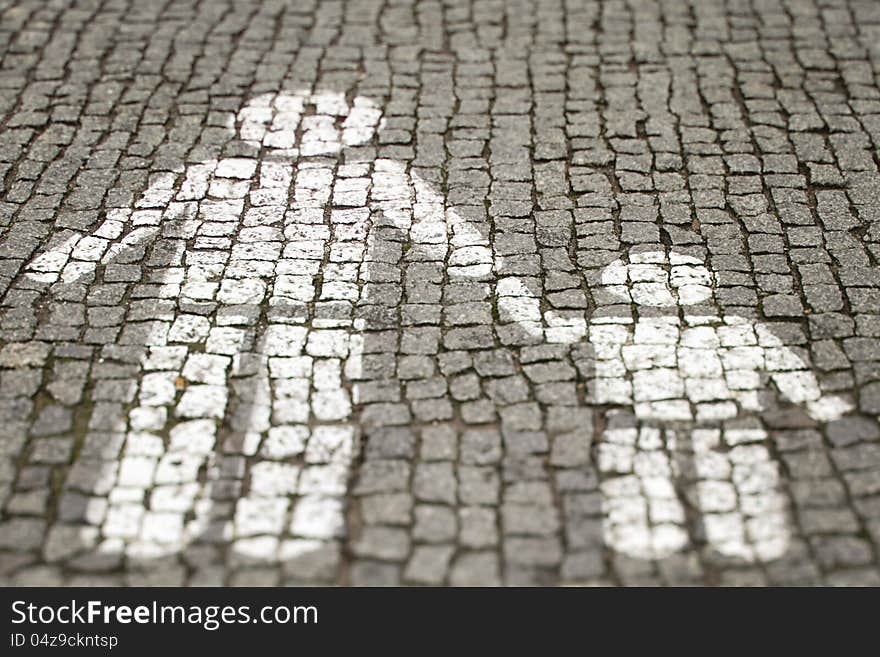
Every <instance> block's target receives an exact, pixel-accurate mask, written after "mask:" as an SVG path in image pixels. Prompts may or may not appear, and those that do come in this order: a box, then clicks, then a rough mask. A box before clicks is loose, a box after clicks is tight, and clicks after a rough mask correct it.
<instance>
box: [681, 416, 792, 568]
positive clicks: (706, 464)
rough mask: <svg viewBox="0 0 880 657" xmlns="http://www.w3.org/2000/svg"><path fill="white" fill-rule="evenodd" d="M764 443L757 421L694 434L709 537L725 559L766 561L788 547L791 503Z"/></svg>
mask: <svg viewBox="0 0 880 657" xmlns="http://www.w3.org/2000/svg"><path fill="white" fill-rule="evenodd" d="M766 441H767V433H766V431H765V430H764V429H763V428H762V427H761V426H760V424H759V423H758V422H757V421H756V422H749V423H743V422H736V423H731V424H729V425H726V426H725V427H724V428H723V429H698V430H695V431H694V432H693V450H694V460H695V466H696V471H697V477H698V481H697V502H698V505H699V508H700V511H701V512H702V519H703V525H704V527H705V532H706V539H707V541H708V543H709V545H710V546H711V547H712V548H713V549H714V550H716V551H717V552H719V553H721V554H722V555H724V556H726V557H733V558H737V559H742V560H745V561H748V562H754V561H768V560H772V559H776V558H778V557H780V556H781V555H782V554H783V553H784V552H785V550H786V548H787V546H788V539H789V529H788V520H787V504H786V500H785V498H784V496H783V495H782V493H781V491H780V489H779V469H778V466H777V464H776V463H775V462H774V461H773V458H772V456H771V454H770V451H769V449H768V448H767V445H766Z"/></svg>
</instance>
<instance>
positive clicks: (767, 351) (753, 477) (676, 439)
mask: <svg viewBox="0 0 880 657" xmlns="http://www.w3.org/2000/svg"><path fill="white" fill-rule="evenodd" d="M714 282H715V281H714V277H713V275H712V273H711V272H710V271H709V270H708V269H707V268H706V267H705V266H704V265H703V263H702V262H701V261H700V260H699V259H697V258H695V257H693V256H687V255H683V254H679V253H676V252H674V251H672V252H670V253H667V252H665V251H659V250H658V251H647V252H642V253H631V254H630V255H629V260H628V262H624V261H623V260H617V261H615V262H613V263H611V264H610V265H608V266H607V267H605V268H604V269H603V271H602V273H601V289H599V290H596V291H595V297H596V300H597V303H598V304H600V306H599V310H602V306H603V305H613V304H621V303H626V304H629V305H630V306H635V310H636V315H637V317H636V318H635V319H633V318H632V317H631V316H630V315H629V314H626V313H620V314H618V313H615V312H613V311H612V312H604V313H603V312H599V313H597V315H596V316H595V317H594V319H593V320H591V322H590V326H589V328H588V334H589V343H590V345H591V347H592V350H593V351H594V355H595V375H594V378H593V379H592V380H591V381H590V382H589V394H590V401H591V402H592V403H595V404H597V405H602V406H608V407H610V408H611V409H613V410H612V411H610V412H609V414H608V416H607V418H606V428H605V430H604V432H603V434H602V435H601V436H600V437H599V443H598V448H597V450H596V451H597V457H598V469H599V472H600V478H601V493H602V500H603V511H604V539H605V543H606V545H608V546H609V547H611V548H612V549H614V550H616V551H618V552H620V553H623V554H626V555H629V556H633V557H638V558H644V559H660V558H663V557H665V556H669V555H670V554H672V553H674V552H677V551H680V550H683V549H685V548H687V547H688V546H689V543H690V539H689V537H688V533H687V531H686V529H685V527H686V520H685V506H684V504H683V502H682V497H685V498H690V499H691V500H693V502H695V504H694V506H695V507H696V510H697V511H698V513H699V516H700V521H701V522H702V525H703V530H704V534H705V540H706V541H707V543H708V545H709V547H711V548H713V549H714V550H716V551H717V552H718V553H720V554H721V555H724V556H726V557H730V558H735V559H738V560H744V561H748V562H754V561H768V560H772V559H776V558H779V557H781V556H782V555H783V554H784V552H785V550H786V548H787V545H788V542H789V538H790V530H789V526H788V520H787V503H786V499H785V497H784V495H783V493H782V491H781V490H780V481H779V470H778V466H777V464H776V463H775V461H774V459H773V457H772V455H771V452H770V449H769V440H768V434H767V432H766V430H765V429H764V425H763V424H762V422H761V420H760V417H759V414H760V413H761V411H762V410H765V405H766V404H765V402H766V398H767V397H768V394H770V391H771V390H772V388H771V384H772V386H775V388H776V390H777V391H778V393H779V394H781V396H782V397H783V398H784V399H785V400H787V401H788V402H790V403H793V404H798V405H802V407H803V408H804V409H805V410H806V412H807V413H808V414H809V415H810V416H811V417H812V418H813V419H815V420H817V421H822V422H827V421H830V420H834V419H837V418H839V417H840V416H841V415H842V414H843V413H845V412H847V411H848V410H850V409H851V405H850V404H849V403H848V402H847V401H846V400H844V399H842V398H839V397H836V396H828V395H823V393H822V392H821V390H820V388H819V383H818V381H817V379H816V377H815V375H814V373H813V371H812V369H811V366H810V363H809V362H808V361H807V360H805V358H807V357H806V356H805V355H798V354H796V353H795V352H794V351H793V350H792V349H791V348H789V347H787V346H785V345H784V344H783V343H782V341H781V340H780V338H779V337H777V336H776V335H774V333H773V332H772V331H771V329H770V328H769V327H767V326H763V325H761V324H760V323H755V322H752V321H750V320H747V319H745V318H742V317H736V316H730V315H725V316H724V317H723V319H722V317H721V315H720V313H716V312H715V311H714V310H713V307H712V305H711V299H712V295H713V289H714ZM707 302H709V303H707ZM683 455H686V456H685V458H687V459H689V460H692V473H691V475H690V476H691V477H693V476H694V475H695V478H696V482H693V481H691V482H689V483H690V484H694V485H695V490H693V491H687V490H686V489H685V482H683V481H682V475H683V473H682V472H681V471H680V470H679V468H680V466H681V464H682V457H683Z"/></svg>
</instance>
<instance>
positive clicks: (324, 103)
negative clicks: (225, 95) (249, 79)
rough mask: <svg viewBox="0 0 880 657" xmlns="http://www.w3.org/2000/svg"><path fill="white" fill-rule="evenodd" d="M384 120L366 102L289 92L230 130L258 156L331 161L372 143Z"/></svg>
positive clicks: (255, 101) (261, 100)
mask: <svg viewBox="0 0 880 657" xmlns="http://www.w3.org/2000/svg"><path fill="white" fill-rule="evenodd" d="M381 119H382V111H381V110H380V109H379V107H378V105H376V103H375V102H373V101H372V100H370V99H368V98H365V97H362V96H358V97H356V98H354V99H353V100H352V101H351V102H350V103H349V100H348V99H347V98H346V97H345V95H344V94H342V93H339V92H335V91H320V92H315V93H312V92H309V91H283V92H280V93H268V94H262V95H259V96H256V97H255V98H252V99H251V100H249V101H248V102H247V104H245V106H244V107H243V108H242V109H241V110H240V111H239V112H238V114H237V115H236V116H234V117H230V119H229V124H228V126H227V127H229V129H231V130H233V131H235V132H236V133H237V134H238V136H239V138H240V139H241V140H242V141H243V142H245V143H246V144H248V145H249V146H252V147H253V148H254V149H256V150H260V149H262V148H267V149H272V150H277V151H285V152H286V153H287V154H289V155H291V156H321V155H324V156H327V155H336V154H337V153H339V152H340V151H342V149H343V148H345V147H350V146H359V145H362V144H365V143H367V142H369V141H370V140H372V139H373V136H374V135H375V134H376V131H377V130H378V129H379V127H380V122H381Z"/></svg>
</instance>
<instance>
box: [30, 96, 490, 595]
mask: <svg viewBox="0 0 880 657" xmlns="http://www.w3.org/2000/svg"><path fill="white" fill-rule="evenodd" d="M380 120H381V111H380V109H379V107H378V106H377V105H376V103H374V102H373V101H371V100H370V99H367V98H364V97H357V98H355V99H354V100H353V102H351V103H350V104H349V101H347V99H346V97H345V96H344V95H343V94H341V93H338V92H323V93H311V92H286V93H281V94H267V95H263V96H259V97H257V98H255V99H253V100H252V101H250V102H249V103H248V104H247V105H246V106H245V107H244V108H243V109H242V110H241V111H240V112H239V113H238V115H237V116H234V117H231V120H230V125H229V129H230V130H234V131H236V132H237V135H238V137H239V139H240V140H241V141H242V142H243V143H244V144H246V145H248V146H250V147H251V150H252V151H253V153H255V154H254V155H252V156H247V157H234V158H226V159H220V160H216V161H206V162H202V163H199V164H195V165H190V166H188V167H187V168H186V170H185V171H184V172H183V180H182V181H181V180H179V179H178V178H177V177H176V176H175V175H173V174H161V175H157V176H154V177H153V178H152V179H151V185H150V187H149V189H148V190H147V191H146V192H145V193H144V195H143V196H142V198H141V200H140V201H139V202H138V203H137V204H136V207H135V210H134V212H131V211H130V210H124V209H121V210H118V211H116V212H111V213H110V216H108V219H107V221H105V222H104V223H103V224H102V225H100V226H99V227H98V229H97V230H96V231H95V232H94V233H93V234H91V235H82V234H78V233H74V234H68V235H65V236H63V239H60V240H56V243H54V244H53V245H52V246H51V247H50V248H49V249H48V250H47V251H45V252H43V253H42V254H41V255H39V256H38V257H37V258H35V259H34V260H33V261H32V262H31V263H30V265H29V267H28V269H27V270H26V275H27V276H29V277H31V278H32V279H33V280H35V281H40V282H42V283H44V284H45V283H50V284H51V283H53V282H54V283H55V284H56V285H59V284H60V285H62V286H63V285H74V284H77V283H78V282H80V281H83V280H85V281H86V282H88V281H89V280H90V277H91V276H92V275H93V274H94V272H95V271H96V270H98V269H99V267H100V266H105V267H106V268H107V269H113V268H114V265H116V264H118V263H120V262H122V263H140V262H142V261H144V262H147V263H153V264H158V265H159V266H158V267H157V268H156V269H153V270H152V271H151V274H150V276H151V278H150V280H149V281H141V282H136V283H128V284H127V290H128V294H129V298H131V299H132V300H135V299H137V300H148V301H149V300H155V302H157V303H159V302H161V301H166V302H168V301H172V302H173V304H171V307H172V310H171V312H170V315H169V316H168V317H165V318H160V319H157V320H152V321H145V322H126V325H125V326H124V328H123V331H122V333H121V335H120V337H119V338H118V340H117V344H118V345H119V346H121V347H140V348H142V351H143V353H142V357H141V358H140V362H139V365H140V369H141V373H142V376H141V377H140V380H139V381H136V382H129V381H126V382H125V384H126V385H135V389H134V390H132V391H131V396H130V402H129V404H128V408H127V409H126V412H125V413H124V415H120V416H119V417H112V418H110V420H109V424H111V425H112V426H111V427H110V429H111V431H113V430H115V431H118V432H121V433H123V434H124V437H125V438H124V441H123V442H122V444H121V451H120V452H119V454H118V455H117V454H115V453H112V452H111V453H107V454H106V455H105V456H104V457H103V459H102V460H99V461H89V460H88V459H87V458H86V457H82V458H81V459H80V460H79V462H78V463H77V464H76V465H75V466H74V469H73V472H72V473H71V476H69V477H68V485H70V486H72V487H73V488H74V489H77V487H79V489H81V488H82V487H83V484H82V482H83V481H86V480H88V478H89V477H91V484H90V485H91V488H92V489H93V490H92V491H91V492H92V493H93V494H94V495H95V496H96V497H95V498H94V504H93V508H92V509H91V510H90V511H89V515H90V517H91V518H92V519H93V520H92V521H91V522H92V523H94V524H93V525H92V526H87V527H85V528H83V529H82V530H81V536H80V541H81V542H82V543H83V544H84V545H85V547H86V548H88V547H89V546H94V547H95V548H96V550H97V552H98V553H103V554H105V555H108V556H110V557H114V556H117V555H123V554H124V555H126V556H127V557H129V558H134V559H140V560H146V561H149V560H151V559H155V558H158V557H163V556H166V555H171V554H176V553H180V552H181V551H182V550H185V549H186V548H187V547H188V546H189V545H191V544H192V543H193V542H195V541H198V540H205V537H209V540H213V541H217V540H220V541H223V542H227V541H231V542H232V546H233V550H232V552H233V553H234V554H235V555H237V556H238V557H239V558H243V559H245V560H248V561H253V562H257V563H276V562H288V561H291V560H296V559H300V560H303V561H306V562H308V566H307V567H305V570H307V571H308V572H309V573H310V574H312V575H317V576H322V577H325V578H328V579H332V573H333V571H334V569H335V567H336V564H337V563H338V559H339V554H340V549H341V547H340V539H341V538H342V536H343V535H344V531H345V516H344V506H343V505H344V499H345V495H346V488H347V484H348V480H349V478H350V466H351V462H352V458H353V456H354V450H355V446H356V431H357V423H356V422H354V411H353V404H357V403H358V400H357V395H358V387H357V381H359V380H369V379H370V378H371V376H372V375H371V374H370V373H369V372H364V371H363V369H364V368H363V364H362V359H361V353H363V352H364V336H363V334H362V333H361V332H360V331H361V330H362V329H364V328H369V326H367V325H366V323H365V321H364V320H361V319H356V318H355V314H354V312H353V309H354V308H355V307H364V306H365V305H367V306H368V305H370V304H371V303H376V302H375V301H372V299H371V297H370V294H371V292H370V290H371V283H376V282H377V281H378V282H379V283H380V285H379V286H378V287H381V283H382V282H383V281H393V280H394V279H393V275H394V270H395V268H398V269H397V274H398V276H399V262H397V261H396V260H394V256H393V253H394V252H395V249H396V248H397V247H399V242H393V243H392V242H383V237H382V233H383V230H384V231H392V232H394V231H396V232H397V234H399V235H400V234H402V235H405V236H406V240H407V243H408V245H409V249H408V257H410V258H418V259H419V261H420V262H438V263H444V262H445V261H446V259H447V257H448V252H449V249H450V246H451V248H452V249H453V256H452V258H451V260H450V262H452V263H455V262H456V260H459V261H461V262H460V264H459V265H456V266H450V267H449V268H448V269H447V276H448V277H450V278H452V279H455V278H474V277H477V278H483V277H486V276H488V275H489V273H490V270H491V251H490V250H489V247H488V241H487V240H486V238H485V237H484V236H482V235H481V234H480V233H479V231H478V230H476V229H474V228H473V227H470V226H469V225H468V224H467V222H466V221H464V220H463V219H461V218H460V217H459V216H458V215H457V214H456V213H455V212H454V211H452V210H451V209H447V208H446V203H445V201H444V199H443V198H442V197H441V196H439V195H438V194H437V192H436V191H434V190H433V189H432V188H431V186H430V185H429V184H427V183H425V182H424V181H422V180H420V179H419V178H418V177H417V176H415V175H414V174H410V173H409V172H408V171H407V169H406V167H405V165H403V164H402V163H400V162H396V161H392V160H386V159H375V151H372V150H371V149H365V151H364V153H362V154H358V153H357V152H354V151H356V148H357V147H358V146H360V145H363V144H367V143H369V142H370V141H371V140H372V139H373V137H374V135H375V134H376V131H377V130H378V129H379V127H380ZM352 149H354V151H352ZM370 153H372V155H370ZM343 155H344V157H343ZM450 236H451V238H450ZM386 247H387V248H386ZM145 249H146V252H145ZM456 249H461V251H459V253H461V254H462V255H463V256H466V257H459V258H456V256H455V255H454V254H455V252H456V251H455V250H456ZM386 251H387V253H386ZM389 254H391V255H389ZM105 271H106V270H105ZM389 276H390V278H388V277H389ZM105 280H106V275H105ZM267 303H268V307H269V310H268V312H266V310H265V308H266V304H267ZM378 303H379V305H380V306H381V305H382V301H379V302H378ZM389 312H391V313H393V312H396V309H394V308H392V309H391V310H390V311H389ZM386 315H387V313H386ZM388 316H393V315H388ZM373 351H375V349H374V350H373ZM346 382H348V383H346ZM351 382H354V384H353V385H352V384H351ZM181 391H182V392H181ZM352 396H354V397H355V399H352ZM107 424H108V419H107V418H103V419H102V421H101V426H102V427H106V426H107ZM230 429H231V432H230ZM224 441H225V442H227V443H232V444H230V445H229V448H230V449H226V448H225V447H224ZM87 442H88V441H87ZM218 448H219V449H218ZM225 451H230V452H232V453H235V454H239V455H241V454H243V455H245V456H248V457H254V458H252V459H251V460H250V463H248V464H244V463H243V462H241V461H236V460H234V459H233V461H232V462H231V463H230V462H227V463H226V464H225V465H224V464H223V463H222V461H223V459H222V453H223V452H225ZM224 468H227V469H229V468H231V469H232V471H231V472H225V473H224V472H223V469H224ZM235 468H240V470H238V471H236V470H235ZM205 469H207V472H208V475H207V476H200V475H199V472H200V470H202V471H204V470H205ZM224 476H225V477H226V480H225V482H224V481H223V477H224ZM245 479H246V480H247V481H248V488H247V492H246V494H241V493H240V490H237V489H236V488H235V482H236V481H237V482H239V483H241V482H244V480H245ZM230 485H232V488H230V489H229V490H223V489H222V488H218V487H220V486H230ZM86 487H88V485H87V486H86ZM229 503H232V504H233V505H234V510H233V512H232V513H231V516H232V517H231V518H230V517H229V514H228V513H225V514H218V512H217V510H218V509H220V508H221V507H223V506H224V504H225V505H226V506H228V504H229ZM218 515H219V517H218ZM95 525H97V526H95ZM63 531H64V530H59V533H57V534H56V535H55V536H52V535H50V541H49V545H50V548H49V549H50V550H51V551H52V552H53V556H56V557H58V556H62V555H63V554H64V553H65V547H64V546H63V545H60V543H63V542H64V541H68V542H71V541H69V536H68V535H67V534H64V533H63ZM71 543H73V545H72V546H71V549H72V550H75V549H76V547H77V546H76V545H75V544H76V541H72V542H71Z"/></svg>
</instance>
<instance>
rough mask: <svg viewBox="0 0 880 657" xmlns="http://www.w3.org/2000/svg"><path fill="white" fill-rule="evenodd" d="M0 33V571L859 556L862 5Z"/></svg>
mask: <svg viewBox="0 0 880 657" xmlns="http://www.w3.org/2000/svg"><path fill="white" fill-rule="evenodd" d="M0 47H2V63H0V89H2V92H0V113H2V132H0V134H2V137H0V172H2V178H0V189H2V201H0V578H2V581H3V582H4V583H6V584H24V585H34V584H50V585H55V584H65V585H97V584H169V585H183V584H187V585H200V584H229V585H241V584H250V585H254V584H266V585H279V584H305V583H340V584H351V585H379V584H446V585H450V584H451V585H468V584H469V585H496V584H514V585H532V584H624V585H647V584H710V585H718V584H723V585H746V584H749V585H781V584H805V585H820V584H837V585H855V584H873V585H880V565H878V559H880V425H878V415H880V269H878V266H877V260H878V258H880V202H878V197H880V170H878V166H880V161H878V150H877V149H878V145H880V89H878V76H880V2H877V1H876V0H751V1H749V0H688V1H686V0H509V1H505V0H419V1H416V0H346V1H342V0H329V1H320V2H318V1H317V0H290V1H282V0H263V1H258V0H231V1H229V0H168V1H158V0H156V1H153V0H0Z"/></svg>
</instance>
